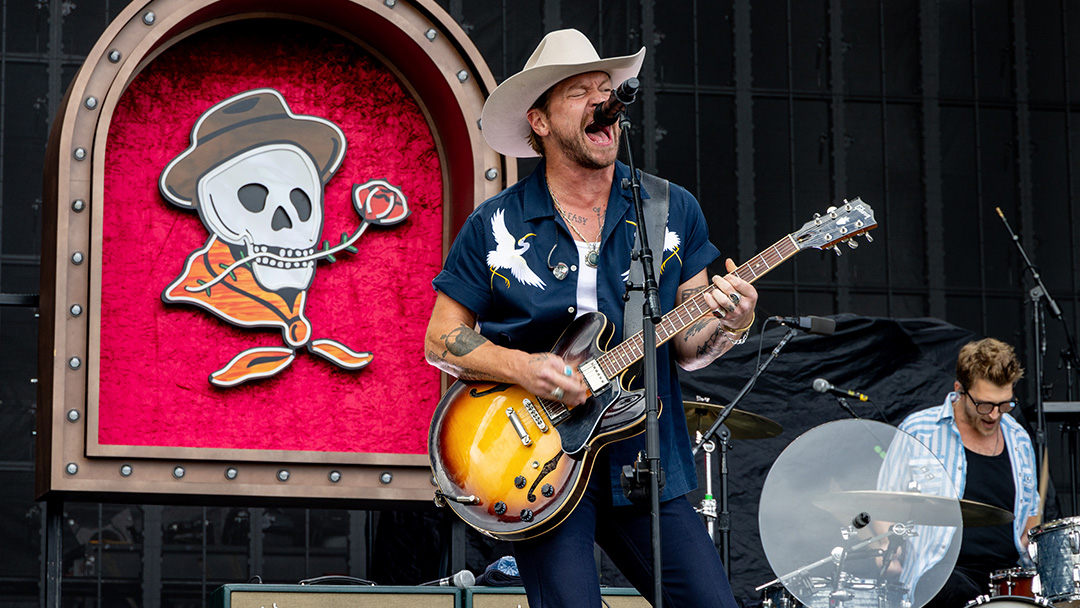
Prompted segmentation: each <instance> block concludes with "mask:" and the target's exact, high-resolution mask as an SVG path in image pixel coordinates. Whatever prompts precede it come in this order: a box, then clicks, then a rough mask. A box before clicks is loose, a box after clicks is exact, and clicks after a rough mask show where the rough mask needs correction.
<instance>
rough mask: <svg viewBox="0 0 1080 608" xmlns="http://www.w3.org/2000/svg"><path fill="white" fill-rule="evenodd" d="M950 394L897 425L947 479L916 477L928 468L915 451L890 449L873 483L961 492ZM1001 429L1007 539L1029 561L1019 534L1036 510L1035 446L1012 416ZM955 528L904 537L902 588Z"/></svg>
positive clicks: (942, 551) (961, 466) (944, 547)
mask: <svg viewBox="0 0 1080 608" xmlns="http://www.w3.org/2000/svg"><path fill="white" fill-rule="evenodd" d="M954 398H959V395H957V394H956V393H949V395H948V396H947V397H946V398H945V402H944V403H942V404H941V405H939V406H937V407H932V408H929V409H925V410H921V411H918V412H915V413H913V414H911V415H909V416H908V417H907V418H905V419H904V421H903V422H902V423H901V424H900V430H902V431H904V432H906V433H908V434H909V435H911V436H913V437H915V438H916V439H918V440H919V441H920V442H922V443H923V444H924V445H926V447H928V448H930V451H931V452H933V453H934V455H936V456H937V457H938V459H940V465H936V466H935V467H933V468H934V469H936V470H939V471H940V469H938V468H937V466H944V468H945V472H946V473H947V474H948V476H949V478H950V479H951V480H952V483H951V484H947V483H942V480H939V479H927V478H926V477H927V476H926V475H925V474H923V475H921V477H920V472H925V471H926V470H928V468H927V466H926V464H927V463H923V462H918V460H919V457H918V456H911V455H910V454H900V453H894V450H890V452H889V454H888V458H887V459H886V461H885V464H884V465H883V466H882V470H881V475H880V478H879V484H878V487H879V488H881V489H888V490H901V491H902V490H908V489H910V488H909V487H908V485H909V484H910V483H911V482H912V481H914V482H915V483H917V484H918V489H919V491H921V492H922V493H924V494H936V495H938V496H952V497H963V495H964V485H965V482H966V479H967V458H966V457H965V455H964V444H963V442H962V441H961V439H960V430H959V429H958V428H957V426H956V420H955V419H954V417H953V399H954ZM1001 429H1002V432H1003V435H1004V437H1005V449H1006V450H1007V451H1008V453H1009V461H1010V463H1011V464H1012V475H1013V485H1014V486H1015V488H1016V497H1015V499H1014V502H1013V514H1014V516H1015V517H1014V519H1013V540H1014V542H1015V543H1016V550H1017V552H1018V553H1019V554H1020V561H1021V564H1023V565H1025V566H1030V565H1031V560H1030V559H1029V558H1028V555H1027V552H1026V551H1025V549H1024V545H1023V543H1022V542H1021V539H1022V538H1023V535H1024V532H1025V531H1026V525H1027V520H1028V518H1029V517H1032V516H1034V515H1036V514H1037V513H1038V510H1039V494H1038V487H1037V482H1036V476H1035V450H1034V449H1033V448H1032V445H1031V438H1030V437H1028V434H1027V432H1026V431H1025V430H1024V428H1023V427H1022V426H1020V423H1018V422H1017V421H1016V420H1015V419H1014V418H1013V417H1012V415H1004V416H1002V417H1001ZM899 451H906V450H899ZM899 451H896V452H899ZM931 477H932V476H931ZM956 530H957V529H956V528H950V527H941V526H916V531H917V533H918V534H917V535H916V536H915V537H914V538H912V539H909V541H908V544H907V546H906V547H905V553H906V555H907V557H906V558H905V564H904V568H903V572H902V573H901V576H900V579H901V582H902V583H904V585H905V586H906V587H907V588H908V589H912V590H913V589H914V588H915V585H916V584H917V583H918V581H919V578H920V577H921V576H922V575H923V574H925V573H926V572H927V571H928V570H929V569H930V568H932V567H933V566H934V565H935V564H937V563H938V562H940V561H941V559H942V558H943V557H945V556H946V554H948V553H949V552H950V546H951V545H952V541H953V536H954V534H955V533H956ZM958 551H959V543H955V546H952V550H951V552H952V553H953V554H956V553H957V552H958Z"/></svg>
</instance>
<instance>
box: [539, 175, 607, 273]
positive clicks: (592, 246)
mask: <svg viewBox="0 0 1080 608" xmlns="http://www.w3.org/2000/svg"><path fill="white" fill-rule="evenodd" d="M548 194H550V195H551V201H552V202H553V203H555V209H556V210H558V212H559V215H561V216H562V218H563V221H564V222H566V225H567V226H569V227H570V229H571V230H573V231H574V234H576V235H578V236H579V237H580V238H581V240H582V241H584V242H585V246H586V247H588V248H589V252H588V253H586V254H585V263H586V264H588V265H589V266H590V267H592V268H596V266H597V265H598V264H599V263H600V237H602V236H603V235H604V217H603V216H602V215H601V216H600V230H599V231H598V232H597V233H596V242H593V241H590V240H589V239H587V238H585V235H584V234H581V231H579V230H578V229H577V226H574V223H573V222H571V221H570V218H568V217H566V212H565V211H563V208H562V205H560V204H559V199H557V198H555V193H554V192H552V191H551V184H548Z"/></svg>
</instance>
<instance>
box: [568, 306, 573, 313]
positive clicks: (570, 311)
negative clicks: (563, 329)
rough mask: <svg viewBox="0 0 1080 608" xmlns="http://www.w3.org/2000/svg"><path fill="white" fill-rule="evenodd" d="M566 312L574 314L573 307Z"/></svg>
mask: <svg viewBox="0 0 1080 608" xmlns="http://www.w3.org/2000/svg"><path fill="white" fill-rule="evenodd" d="M566 312H569V313H573V312H574V307H573V306H571V307H569V308H567V309H566Z"/></svg>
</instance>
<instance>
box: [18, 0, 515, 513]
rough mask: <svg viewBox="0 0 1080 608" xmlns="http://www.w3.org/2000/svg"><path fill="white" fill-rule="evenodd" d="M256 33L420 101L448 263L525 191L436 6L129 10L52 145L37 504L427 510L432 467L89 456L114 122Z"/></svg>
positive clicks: (460, 46) (103, 43) (96, 53)
mask: <svg viewBox="0 0 1080 608" xmlns="http://www.w3.org/2000/svg"><path fill="white" fill-rule="evenodd" d="M260 18H274V19H287V20H296V21H301V22H305V23H308V24H312V25H315V26H317V27H321V28H324V29H326V30H328V31H332V32H334V33H335V34H338V35H341V36H343V37H345V38H346V39H348V40H350V41H352V42H354V43H356V44H358V45H360V46H362V47H364V48H365V49H366V50H368V51H369V52H371V53H372V54H373V55H374V56H376V57H377V58H378V59H380V60H381V61H382V62H383V63H384V64H385V65H386V66H388V68H389V69H390V70H391V71H393V73H394V74H395V75H396V76H397V77H398V79H399V81H400V82H401V83H402V84H403V86H404V87H405V88H406V89H407V90H408V91H409V92H410V93H411V94H412V96H413V97H414V98H415V99H416V101H417V103H418V105H419V106H420V108H421V110H422V111H423V113H424V116H425V117H426V119H427V121H428V124H429V127H430V128H431V131H432V133H433V135H434V137H435V141H436V145H437V147H438V151H439V155H440V162H441V166H442V171H443V216H444V219H443V253H444V255H445V252H446V250H447V248H448V247H449V244H450V242H451V240H452V237H453V235H455V234H456V233H457V232H458V230H459V229H460V227H461V225H462V224H463V223H464V221H465V218H466V217H467V216H468V214H469V212H471V211H472V209H473V207H474V206H475V205H476V204H477V203H478V202H480V201H482V200H484V199H486V198H488V197H490V196H492V195H493V194H496V193H497V192H499V191H500V190H502V189H503V188H504V187H505V186H506V184H508V183H513V181H515V180H516V174H517V169H516V165H515V164H514V163H512V162H511V163H507V162H506V160H505V159H504V158H503V157H502V156H500V155H499V154H497V153H496V152H494V151H493V150H491V149H490V148H489V147H488V146H487V144H486V143H484V141H483V138H482V136H481V134H480V123H479V117H480V112H481V110H482V107H483V102H484V100H485V99H486V98H487V95H488V93H489V92H490V91H491V89H493V88H494V86H495V82H494V78H493V77H492V75H491V73H490V71H489V70H488V68H487V65H486V64H485V63H484V60H483V58H482V57H481V56H480V53H479V52H478V51H477V50H476V48H475V47H474V46H473V44H472V42H471V41H470V40H469V38H468V37H467V36H466V34H465V33H464V31H463V30H462V29H461V28H460V27H459V26H458V25H457V23H455V22H454V21H453V19H451V18H450V16H449V15H447V14H446V13H445V12H444V11H443V10H442V9H441V8H440V7H439V6H438V5H437V4H436V3H435V2H434V1H432V0H409V1H403V0H329V1H325V2H306V3H302V2H290V1H288V0H271V1H264V2H247V1H230V0H192V1H189V0H151V1H146V2H134V3H132V4H131V5H129V6H128V7H127V8H126V9H125V10H124V11H123V12H122V13H121V14H120V15H119V16H118V17H117V19H116V20H115V21H114V22H113V23H112V24H111V25H110V26H109V28H108V29H107V30H106V31H105V33H104V34H103V35H102V36H101V38H100V39H99V40H98V42H97V44H96V45H95V46H94V48H93V50H92V51H91V52H90V54H89V55H88V56H87V59H86V61H85V63H84V64H83V66H82V69H81V70H80V72H79V74H78V75H77V77H76V78H75V80H74V82H73V83H72V84H71V86H70V87H69V89H68V91H67V94H66V95H65V97H64V100H63V102H62V103H61V104H60V110H59V112H58V115H57V118H56V120H55V121H54V123H53V129H52V132H51V134H50V138H49V146H48V150H47V154H46V163H45V196H44V201H45V204H44V216H45V217H44V220H43V226H44V228H43V233H44V238H45V239H46V244H45V246H44V247H43V252H44V253H43V256H42V268H43V269H44V271H43V273H42V275H43V276H42V285H41V294H42V296H41V315H40V316H41V327H40V336H39V339H40V351H39V352H40V355H39V370H40V381H39V387H38V393H39V395H38V403H39V410H38V411H39V416H38V445H37V452H38V459H37V490H36V491H37V494H38V496H39V497H41V496H55V495H62V496H78V497H81V498H88V499H89V498H96V499H105V498H109V499H114V500H115V499H118V498H119V496H118V495H125V494H126V495H129V498H128V499H130V500H136V499H137V500H141V501H148V502H160V501H163V500H176V499H178V498H179V497H189V498H190V497H199V498H202V499H208V498H210V497H213V500H215V501H220V500H222V499H223V498H224V499H225V500H228V498H229V497H241V496H242V497H253V496H255V497H273V498H277V499H285V500H287V499H290V498H325V499H372V500H428V499H430V498H431V495H432V486H431V484H430V471H429V468H428V465H427V458H426V456H425V455H400V454H371V453H369V454H360V455H355V456H351V457H349V458H345V459H342V458H334V457H326V456H325V455H318V454H316V455H314V456H312V457H310V458H308V457H307V456H300V457H297V456H295V455H289V456H287V457H285V458H284V460H287V462H284V461H283V460H282V459H280V458H279V459H274V458H273V454H268V456H269V457H268V458H265V459H261V460H258V461H257V462H253V461H252V460H254V459H248V460H247V461H246V462H243V463H230V462H227V461H224V460H219V461H212V460H208V458H214V454H212V453H211V454H205V455H204V456H202V457H201V458H200V457H199V456H198V455H196V454H193V453H192V452H191V450H187V451H182V452H181V451H176V452H172V453H170V448H161V454H162V455H163V457H160V458H131V457H127V458H124V457H116V456H112V457H95V456H90V455H88V453H87V435H88V428H89V427H88V425H90V424H93V422H94V417H93V416H92V413H93V408H92V407H90V406H91V405H92V404H96V401H95V400H96V398H97V388H98V381H99V377H98V373H99V368H98V365H97V363H98V360H97V357H98V348H99V338H100V318H99V316H98V315H99V313H100V310H101V294H100V289H101V250H100V242H101V240H100V239H101V234H102V228H103V212H102V208H101V202H102V201H103V193H104V163H105V147H106V141H107V138H108V134H109V126H110V122H111V119H112V115H113V112H114V111H115V109H116V107H117V105H118V103H119V101H120V98H121V96H122V95H123V93H124V91H125V90H126V89H127V87H128V85H129V84H130V83H131V82H132V81H133V80H134V79H135V77H136V76H137V75H138V74H139V73H140V72H141V71H142V69H143V68H145V67H146V66H147V65H149V64H150V63H151V62H153V60H154V59H155V58H156V57H157V56H158V55H160V54H161V53H162V52H164V51H165V50H167V49H168V48H170V47H171V46H172V45H174V44H176V43H177V42H179V41H181V40H183V39H185V38H186V37H188V36H190V35H192V34H195V33H197V32H199V31H202V30H205V29H207V28H209V27H213V26H215V25H218V24H222V23H227V22H235V21H240V20H246V19H260ZM359 31H363V32H365V38H364V39H360V38H358V37H357V36H356V35H354V34H352V33H351V32H359ZM49 241H51V242H49ZM170 454H171V456H170ZM304 454H309V453H304ZM279 456H281V455H279ZM229 469H237V470H238V475H235V476H234V477H233V479H235V480H232V479H230V478H229V477H227V475H226V471H227V470H229ZM283 471H287V474H284V473H283ZM335 472H336V474H335ZM57 493H58V494H57ZM135 497H138V498H135Z"/></svg>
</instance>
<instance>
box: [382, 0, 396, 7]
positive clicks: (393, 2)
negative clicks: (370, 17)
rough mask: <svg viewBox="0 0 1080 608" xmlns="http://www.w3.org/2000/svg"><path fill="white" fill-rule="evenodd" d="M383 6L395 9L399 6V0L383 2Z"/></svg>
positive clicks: (384, 0) (385, 0)
mask: <svg viewBox="0 0 1080 608" xmlns="http://www.w3.org/2000/svg"><path fill="white" fill-rule="evenodd" d="M383 4H385V5H386V6H389V7H390V8H394V6H396V5H397V0H383Z"/></svg>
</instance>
